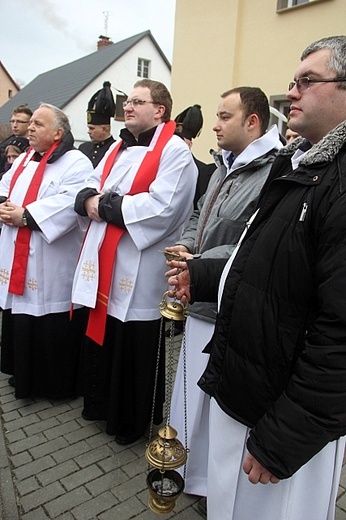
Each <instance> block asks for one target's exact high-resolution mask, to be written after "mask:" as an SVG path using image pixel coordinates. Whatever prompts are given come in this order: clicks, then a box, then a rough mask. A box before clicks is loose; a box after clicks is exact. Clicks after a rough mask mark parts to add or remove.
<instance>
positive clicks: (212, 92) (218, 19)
mask: <svg viewBox="0 0 346 520" xmlns="http://www.w3.org/2000/svg"><path fill="white" fill-rule="evenodd" d="M345 16H346V1H345V0H261V1H254V0H213V2H211V1H210V0H189V1H188V2H186V1H185V0H176V14H175V33H174V49H173V63H172V83H171V84H172V87H171V90H172V95H173V99H174V107H173V108H174V113H179V112H180V111H181V110H183V109H184V108H185V107H187V106H189V105H192V104H194V103H198V104H200V105H201V106H202V111H203V117H204V125H203V130H202V132H201V135H200V137H199V138H198V139H196V142H195V143H194V145H193V152H194V154H195V155H196V157H198V158H199V159H201V160H204V161H208V162H210V156H209V154H208V151H209V149H210V148H215V147H216V143H215V137H214V132H213V131H212V126H213V124H214V122H215V113H216V108H217V105H218V102H219V99H220V95H221V94H222V93H223V92H225V91H226V90H229V89H230V88H233V87H237V86H241V85H248V86H257V87H260V88H261V89H262V90H263V91H264V92H265V93H266V95H267V96H268V98H269V99H270V103H271V105H272V106H274V108H277V109H279V110H280V112H283V113H285V112H286V113H287V110H288V108H287V107H288V102H287V101H286V98H285V93H286V91H287V85H288V83H289V82H290V81H291V80H292V79H293V75H294V71H295V69H296V68H297V66H298V64H299V59H300V54H301V52H302V50H303V49H304V48H305V47H306V46H307V45H308V44H309V43H311V42H312V41H314V40H317V39H319V38H323V37H325V36H333V35H338V34H345ZM274 121H275V122H277V120H276V119H275V118H273V122H274ZM284 130H285V128H284V127H282V131H284Z"/></svg>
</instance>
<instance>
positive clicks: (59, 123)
mask: <svg viewBox="0 0 346 520" xmlns="http://www.w3.org/2000/svg"><path fill="white" fill-rule="evenodd" d="M39 108H48V109H49V110H51V111H52V112H53V114H54V123H53V124H54V128H56V129H58V128H61V129H62V131H63V135H65V134H67V133H68V132H71V125H70V121H69V119H68V117H67V115H66V114H65V113H64V112H63V111H62V110H60V108H58V107H56V106H54V105H50V104H49V103H41V104H40V106H39Z"/></svg>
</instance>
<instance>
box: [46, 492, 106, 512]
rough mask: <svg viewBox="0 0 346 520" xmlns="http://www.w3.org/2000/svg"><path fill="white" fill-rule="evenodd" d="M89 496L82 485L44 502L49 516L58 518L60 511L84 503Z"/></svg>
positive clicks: (71, 508) (69, 509) (65, 510)
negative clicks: (46, 502)
mask: <svg viewBox="0 0 346 520" xmlns="http://www.w3.org/2000/svg"><path fill="white" fill-rule="evenodd" d="M90 498H91V496H90V495H89V493H88V492H87V490H86V489H85V488H84V487H80V488H77V489H74V490H73V491H70V492H69V493H64V494H63V496H60V497H59V498H56V499H55V500H51V501H50V502H49V503H48V504H46V509H47V511H48V513H49V515H50V517H49V518H57V517H58V518H59V520H60V515H61V514H62V513H67V512H69V511H72V510H73V508H75V507H76V506H78V505H80V504H84V503H85V502H87V501H88V500H90ZM113 520H114V518H113Z"/></svg>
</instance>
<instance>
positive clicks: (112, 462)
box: [99, 450, 138, 473]
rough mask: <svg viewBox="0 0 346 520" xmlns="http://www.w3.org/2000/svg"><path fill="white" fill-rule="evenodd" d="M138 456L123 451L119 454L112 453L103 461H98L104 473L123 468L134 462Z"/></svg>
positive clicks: (131, 452)
mask: <svg viewBox="0 0 346 520" xmlns="http://www.w3.org/2000/svg"><path fill="white" fill-rule="evenodd" d="M137 458H138V456H137V455H136V454H135V453H133V451H132V450H124V451H122V452H121V453H114V452H113V456H110V457H108V458H106V459H104V460H100V461H99V466H100V467H101V468H102V469H103V470H104V471H105V472H106V473H108V471H112V470H113V469H116V468H121V467H124V466H125V465H126V464H129V463H130V462H132V461H134V460H136V459H137Z"/></svg>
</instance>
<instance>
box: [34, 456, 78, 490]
mask: <svg viewBox="0 0 346 520" xmlns="http://www.w3.org/2000/svg"><path fill="white" fill-rule="evenodd" d="M78 469H79V467H78V465H77V464H76V463H75V461H74V460H67V461H66V462H63V463H62V464H55V463H54V464H53V466H52V467H51V468H50V469H47V470H46V471H41V472H40V473H38V474H37V475H36V477H37V480H38V481H39V482H40V484H41V485H42V486H47V484H50V483H51V482H55V481H56V480H60V479H62V478H64V477H66V476H67V475H71V473H74V472H76V471H78Z"/></svg>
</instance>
